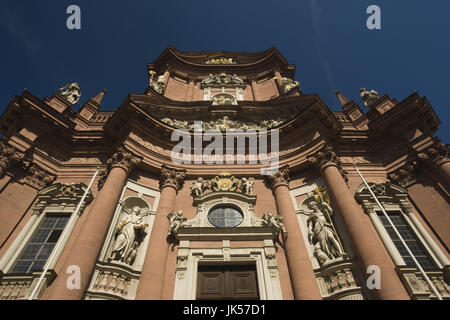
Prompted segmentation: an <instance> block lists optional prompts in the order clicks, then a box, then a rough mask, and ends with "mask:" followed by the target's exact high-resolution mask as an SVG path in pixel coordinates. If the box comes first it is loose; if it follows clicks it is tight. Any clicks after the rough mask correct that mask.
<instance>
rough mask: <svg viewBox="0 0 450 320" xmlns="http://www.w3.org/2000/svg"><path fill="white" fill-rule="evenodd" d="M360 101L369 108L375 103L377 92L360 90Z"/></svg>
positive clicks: (377, 97)
mask: <svg viewBox="0 0 450 320" xmlns="http://www.w3.org/2000/svg"><path fill="white" fill-rule="evenodd" d="M360 92H361V99H362V101H363V102H364V105H365V106H367V107H369V106H370V105H371V104H372V103H374V102H375V101H377V100H378V99H379V98H380V97H379V96H378V92H376V91H375V90H370V91H367V90H366V89H364V88H361V90H360Z"/></svg>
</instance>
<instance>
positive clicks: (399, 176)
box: [387, 161, 417, 188]
mask: <svg viewBox="0 0 450 320" xmlns="http://www.w3.org/2000/svg"><path fill="white" fill-rule="evenodd" d="M416 169H417V162H416V161H412V162H408V163H406V164H405V165H403V166H402V167H400V168H398V169H396V170H395V171H393V172H391V173H388V175H387V176H388V179H389V180H391V181H392V182H393V183H395V184H398V185H399V186H401V187H403V188H405V187H407V186H409V185H410V184H413V183H414V182H416V180H417V178H416Z"/></svg>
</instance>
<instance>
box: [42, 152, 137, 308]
mask: <svg viewBox="0 0 450 320" xmlns="http://www.w3.org/2000/svg"><path fill="white" fill-rule="evenodd" d="M139 161H140V160H139V159H138V158H136V157H135V156H133V155H132V153H131V152H128V151H126V150H125V149H124V148H123V147H120V148H119V149H118V150H117V151H116V152H115V153H114V155H113V156H112V157H111V158H110V159H109V160H108V162H107V171H106V172H107V174H105V173H104V177H106V178H104V179H105V180H104V183H103V184H102V189H101V190H100V191H99V192H98V194H97V197H96V199H95V200H94V202H93V203H92V206H91V208H90V210H89V213H88V216H87V218H86V221H85V223H84V224H83V226H82V228H81V230H80V232H79V234H78V237H77V239H76V240H75V242H74V245H73V246H72V247H71V248H70V252H69V253H68V254H67V258H66V260H65V263H64V267H63V268H62V270H61V271H60V272H58V274H59V275H58V277H57V278H56V280H55V282H54V283H53V284H52V286H51V287H50V289H49V294H48V297H47V298H48V299H49V300H81V299H83V295H84V292H85V290H86V288H87V286H88V280H89V277H90V276H91V274H92V272H93V270H94V267H95V263H96V260H97V257H98V255H99V253H100V250H101V248H102V246H103V242H104V240H105V236H106V233H107V231H108V227H109V225H110V224H111V220H112V217H113V215H114V212H115V209H116V206H117V203H118V201H119V200H120V195H121V193H122V189H123V187H124V185H125V183H126V181H127V178H128V175H129V173H130V172H131V171H132V170H133V168H134V167H135V166H136V165H137V164H138V163H139ZM104 172H105V171H104ZM72 265H75V266H78V267H79V268H80V282H81V287H80V289H72V290H69V289H68V288H67V285H66V282H67V279H68V277H69V276H70V274H66V270H67V268H68V267H69V266H72Z"/></svg>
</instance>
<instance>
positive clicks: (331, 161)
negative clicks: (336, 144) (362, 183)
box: [307, 144, 348, 182]
mask: <svg viewBox="0 0 450 320" xmlns="http://www.w3.org/2000/svg"><path fill="white" fill-rule="evenodd" d="M307 159H308V161H309V162H310V163H311V164H312V165H313V166H314V167H316V168H317V169H319V170H320V171H321V172H323V170H325V168H327V167H329V166H334V167H336V168H338V169H339V172H340V173H341V176H342V178H344V180H345V181H346V182H347V181H348V178H347V174H346V172H345V171H344V169H342V163H341V159H340V158H339V157H338V156H337V154H336V152H335V151H334V149H333V147H332V146H331V145H329V144H324V145H323V146H322V148H320V149H319V150H318V151H316V152H315V153H313V154H310V155H308V156H307Z"/></svg>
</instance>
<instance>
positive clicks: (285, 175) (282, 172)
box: [266, 165, 289, 190]
mask: <svg viewBox="0 0 450 320" xmlns="http://www.w3.org/2000/svg"><path fill="white" fill-rule="evenodd" d="M266 179H267V182H268V183H269V184H270V186H271V188H272V190H275V189H276V188H277V187H279V186H283V185H284V186H289V166H287V165H286V166H284V167H282V168H280V169H279V170H278V171H277V172H276V173H274V174H273V175H268V176H266Z"/></svg>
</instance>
